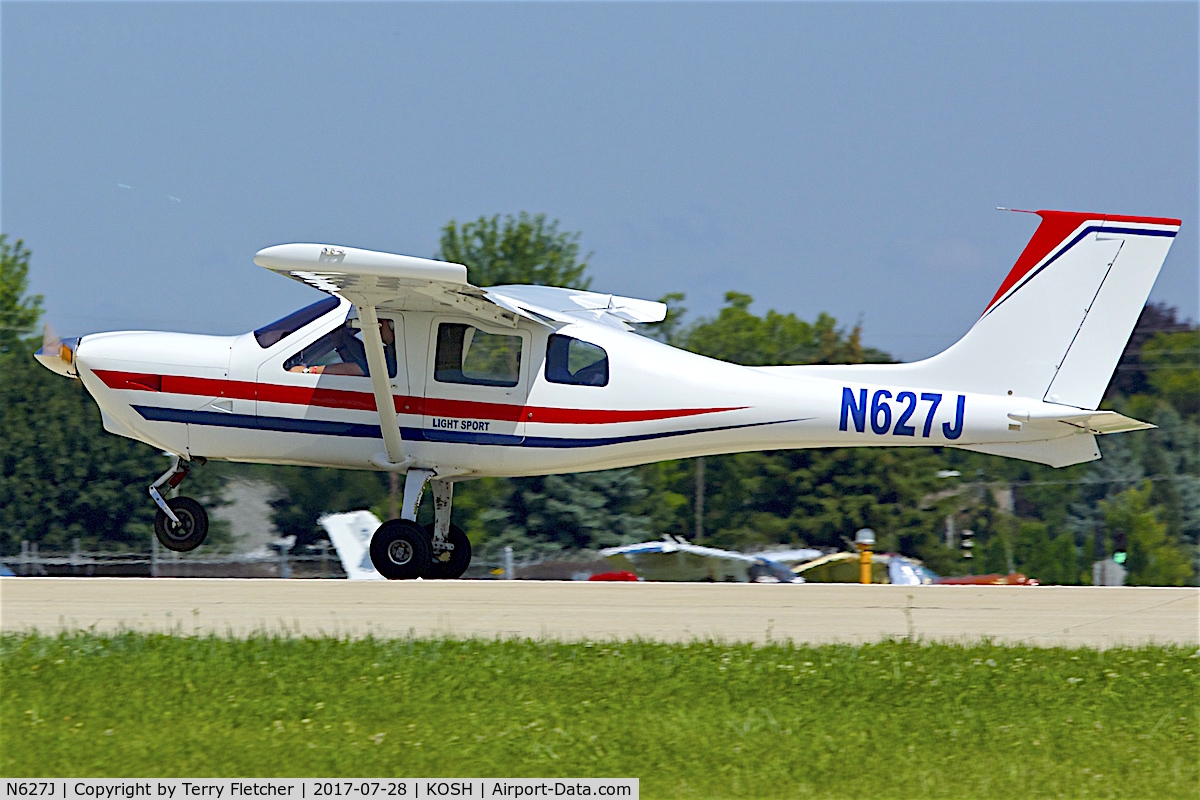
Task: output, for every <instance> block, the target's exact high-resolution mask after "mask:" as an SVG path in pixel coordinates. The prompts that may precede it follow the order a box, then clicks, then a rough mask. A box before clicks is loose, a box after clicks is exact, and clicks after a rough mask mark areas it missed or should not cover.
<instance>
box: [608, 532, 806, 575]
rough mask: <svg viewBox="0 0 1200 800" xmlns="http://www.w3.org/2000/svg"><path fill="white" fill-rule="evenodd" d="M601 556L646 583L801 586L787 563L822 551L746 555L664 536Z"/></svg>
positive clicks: (612, 549)
mask: <svg viewBox="0 0 1200 800" xmlns="http://www.w3.org/2000/svg"><path fill="white" fill-rule="evenodd" d="M600 555H601V556H602V557H604V558H606V559H608V560H609V561H611V562H612V563H613V565H614V567H616V568H617V569H620V570H625V571H628V572H632V573H634V574H636V575H637V576H638V577H639V578H641V579H643V580H647V581H712V582H715V583H722V582H734V583H746V582H750V581H760V582H772V583H796V582H799V583H803V582H804V581H803V580H802V579H798V578H797V577H796V573H794V572H792V570H790V569H789V568H788V567H787V566H786V560H789V559H793V560H803V561H807V560H810V559H813V558H817V557H818V556H820V555H821V551H820V550H809V549H805V550H792V551H786V552H780V553H757V554H746V553H738V552H735V551H733V550H721V549H719V548H716V547H702V546H701V545H697V544H692V543H691V542H689V541H687V540H686V539H683V538H681V537H672V536H669V535H667V536H663V538H662V539H661V540H659V541H656V542H640V543H638V544H627V545H623V546H621V547H608V548H605V549H604V550H601V551H600Z"/></svg>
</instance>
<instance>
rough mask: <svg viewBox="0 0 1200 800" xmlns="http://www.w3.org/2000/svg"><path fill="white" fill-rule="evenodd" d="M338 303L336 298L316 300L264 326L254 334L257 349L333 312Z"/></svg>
mask: <svg viewBox="0 0 1200 800" xmlns="http://www.w3.org/2000/svg"><path fill="white" fill-rule="evenodd" d="M339 302H341V301H340V300H338V299H337V298H336V297H326V298H324V299H322V300H318V301H317V302H315V303H313V304H312V305H310V306H305V307H304V308H302V309H300V310H299V311H293V312H292V313H291V314H288V315H287V316H286V317H284V318H283V319H277V320H275V321H274V322H272V323H271V324H270V325H264V326H263V327H261V328H259V329H258V330H256V331H255V332H254V338H255V339H257V340H258V345H259V347H263V348H266V347H271V346H272V345H275V344H278V343H279V341H280V340H281V339H285V338H287V337H288V336H290V335H291V334H293V333H295V332H296V331H298V330H300V329H301V328H303V327H304V326H305V325H307V324H308V323H310V322H312V321H313V320H315V319H317V318H318V317H323V316H325V315H326V314H328V313H329V312H330V311H333V310H334V309H335V308H337V307H338V303H339Z"/></svg>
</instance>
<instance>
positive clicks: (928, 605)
mask: <svg viewBox="0 0 1200 800" xmlns="http://www.w3.org/2000/svg"><path fill="white" fill-rule="evenodd" d="M0 628H2V629H3V630H4V631H5V632H17V631H26V630H31V629H36V630H38V631H40V632H42V633H56V632H58V631H63V630H66V631H79V630H95V631H97V632H104V633H108V632H113V631H117V630H121V629H125V630H137V631H175V632H178V633H183V634H187V635H207V634H216V635H218V636H234V637H241V636H246V635H248V634H251V633H255V632H267V633H287V634H289V635H294V636H295V635H299V636H325V635H332V636H349V637H362V636H367V635H374V636H377V637H397V636H400V637H403V636H410V635H411V636H419V637H424V636H457V637H470V636H481V637H487V638H493V637H531V638H535V639H538V638H553V639H559V640H564V641H577V640H582V639H596V640H603V639H618V638H619V639H626V638H633V637H640V638H643V639H654V640H659V641H670V642H680V641H690V640H694V639H717V640H722V641H728V642H754V643H764V642H768V641H777V642H778V641H788V640H790V641H793V642H796V643H813V644H817V643H831V642H845V643H855V644H857V643H863V642H872V641H878V640H881V639H887V638H896V639H904V638H911V639H919V640H923V641H954V642H975V641H979V640H981V639H985V638H987V639H991V640H992V641H995V642H1004V643H1009V644H1027V645H1034V646H1057V645H1065V646H1074V647H1080V646H1083V647H1093V648H1108V647H1112V646H1115V645H1137V644H1149V643H1155V644H1177V645H1183V646H1196V645H1198V644H1200V589H1195V588H1156V587H1120V588H1106V587H1090V586H1088V587H1072V586H1038V587H1026V586H920V587H912V586H858V585H846V584H805V585H787V584H775V585H769V584H684V583H589V582H549V581H397V582H357V581H355V582H351V581H332V580H279V579H240V580H239V579H201V578H2V579H0Z"/></svg>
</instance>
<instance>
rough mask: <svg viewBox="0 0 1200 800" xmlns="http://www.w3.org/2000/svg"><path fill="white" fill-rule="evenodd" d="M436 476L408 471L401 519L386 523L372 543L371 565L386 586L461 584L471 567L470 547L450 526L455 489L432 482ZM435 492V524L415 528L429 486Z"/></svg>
mask: <svg viewBox="0 0 1200 800" xmlns="http://www.w3.org/2000/svg"><path fill="white" fill-rule="evenodd" d="M433 475H434V473H433V470H428V469H410V470H409V471H408V474H407V475H405V476H404V505H403V506H402V507H401V510H400V519H393V520H388V521H387V522H385V523H383V524H382V525H380V526H379V529H378V530H376V531H375V535H374V536H372V537H371V563H372V564H374V565H375V569H376V570H378V572H379V574H380V575H382V576H383V577H385V578H387V579H388V580H393V581H396V580H411V579H413V578H435V579H436V578H441V579H450V578H458V577H460V576H462V574H463V573H464V572H466V571H467V565H469V564H470V563H471V543H470V542H469V541H468V540H467V535H466V534H465V533H463V532H462V529H461V528H459V527H458V526H457V525H454V524H453V523H451V522H450V507H451V504H452V499H453V493H454V484H453V483H451V482H450V481H447V480H441V481H439V480H433ZM426 484H431V485H432V487H433V524H432V525H426V526H425V527H421V526H420V525H418V524H417V521H416V520H417V507H418V506H420V504H421V495H423V494H424V493H425V485H426Z"/></svg>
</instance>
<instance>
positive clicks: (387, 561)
mask: <svg viewBox="0 0 1200 800" xmlns="http://www.w3.org/2000/svg"><path fill="white" fill-rule="evenodd" d="M432 557H433V547H432V545H431V544H430V543H429V535H428V534H427V533H425V531H424V530H423V529H422V528H421V526H420V525H418V524H417V523H415V522H410V521H408V520H406V519H393V520H388V521H387V522H385V523H383V524H382V525H380V526H379V529H378V530H376V531H375V535H374V536H372V537H371V563H372V564H374V565H375V569H376V570H378V571H379V574H380V575H382V576H383V577H385V578H387V579H388V580H389V581H403V580H411V579H413V578H419V577H421V576H422V575H424V574H425V570H426V569H427V568H428V566H429V560H430V559H431V558H432Z"/></svg>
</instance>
